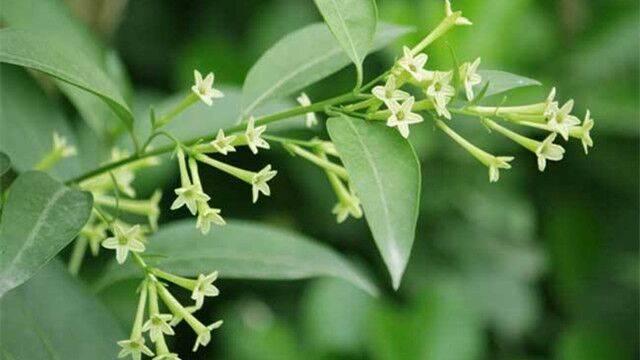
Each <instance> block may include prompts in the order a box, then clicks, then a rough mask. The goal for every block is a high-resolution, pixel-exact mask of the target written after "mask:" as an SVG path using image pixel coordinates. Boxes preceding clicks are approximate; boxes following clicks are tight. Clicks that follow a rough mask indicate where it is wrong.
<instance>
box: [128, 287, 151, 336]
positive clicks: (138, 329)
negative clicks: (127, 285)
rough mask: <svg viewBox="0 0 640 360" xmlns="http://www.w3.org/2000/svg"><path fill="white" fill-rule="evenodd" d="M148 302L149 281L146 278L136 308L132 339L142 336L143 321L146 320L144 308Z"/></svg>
mask: <svg viewBox="0 0 640 360" xmlns="http://www.w3.org/2000/svg"><path fill="white" fill-rule="evenodd" d="M146 302H147V281H146V280H144V281H143V284H142V288H141V289H140V300H139V301H138V309H137V310H136V317H135V320H134V321H133V328H132V329H131V339H137V338H139V337H141V336H142V322H143V320H144V308H145V304H146Z"/></svg>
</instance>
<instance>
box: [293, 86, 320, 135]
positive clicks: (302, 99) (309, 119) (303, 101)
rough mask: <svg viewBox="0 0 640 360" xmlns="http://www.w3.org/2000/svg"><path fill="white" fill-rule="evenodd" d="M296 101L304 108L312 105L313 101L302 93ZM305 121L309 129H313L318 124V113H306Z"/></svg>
mask: <svg viewBox="0 0 640 360" xmlns="http://www.w3.org/2000/svg"><path fill="white" fill-rule="evenodd" d="M296 100H297V101H298V103H299V104H300V105H302V106H309V105H311V99H309V96H307V94H305V93H301V94H300V96H298V98H297V99H296ZM305 119H306V125H307V127H312V126H314V125H316V124H317V123H318V118H317V117H316V113H314V112H309V113H306V114H305Z"/></svg>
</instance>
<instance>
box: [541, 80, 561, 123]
mask: <svg viewBox="0 0 640 360" xmlns="http://www.w3.org/2000/svg"><path fill="white" fill-rule="evenodd" d="M555 98H556V88H555V87H554V88H552V89H551V91H550V92H549V95H547V100H545V103H544V113H543V115H544V116H545V117H546V118H547V119H551V118H553V117H554V116H555V114H556V112H557V111H558V110H559V108H558V102H557V101H555Z"/></svg>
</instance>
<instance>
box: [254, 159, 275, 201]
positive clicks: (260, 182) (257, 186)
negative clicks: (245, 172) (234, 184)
mask: <svg viewBox="0 0 640 360" xmlns="http://www.w3.org/2000/svg"><path fill="white" fill-rule="evenodd" d="M277 173H278V172H277V171H276V170H271V165H267V166H265V167H264V168H263V169H262V170H260V171H259V172H257V173H255V175H253V179H251V192H252V195H253V202H254V203H255V202H256V201H258V195H260V193H263V194H264V195H266V196H269V195H271V189H269V185H268V184H267V181H269V180H271V179H273V178H274V177H275V176H276V174H277Z"/></svg>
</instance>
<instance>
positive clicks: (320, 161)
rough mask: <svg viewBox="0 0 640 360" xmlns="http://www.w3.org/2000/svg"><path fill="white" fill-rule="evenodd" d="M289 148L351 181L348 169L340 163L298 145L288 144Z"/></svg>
mask: <svg viewBox="0 0 640 360" xmlns="http://www.w3.org/2000/svg"><path fill="white" fill-rule="evenodd" d="M287 149H289V150H291V151H292V152H293V153H295V154H296V155H300V156H301V157H303V158H305V159H307V160H309V161H310V162H312V163H313V164H315V165H317V166H319V167H320V168H322V169H325V170H327V171H330V172H332V173H334V174H336V175H338V176H339V177H341V178H342V179H344V180H346V181H349V175H348V174H347V170H346V169H345V168H343V167H342V166H340V165H336V164H334V163H332V162H331V161H329V160H327V159H322V158H321V157H319V156H318V155H315V154H313V153H311V152H309V151H307V150H304V149H303V148H301V147H299V146H296V145H289V146H287Z"/></svg>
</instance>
